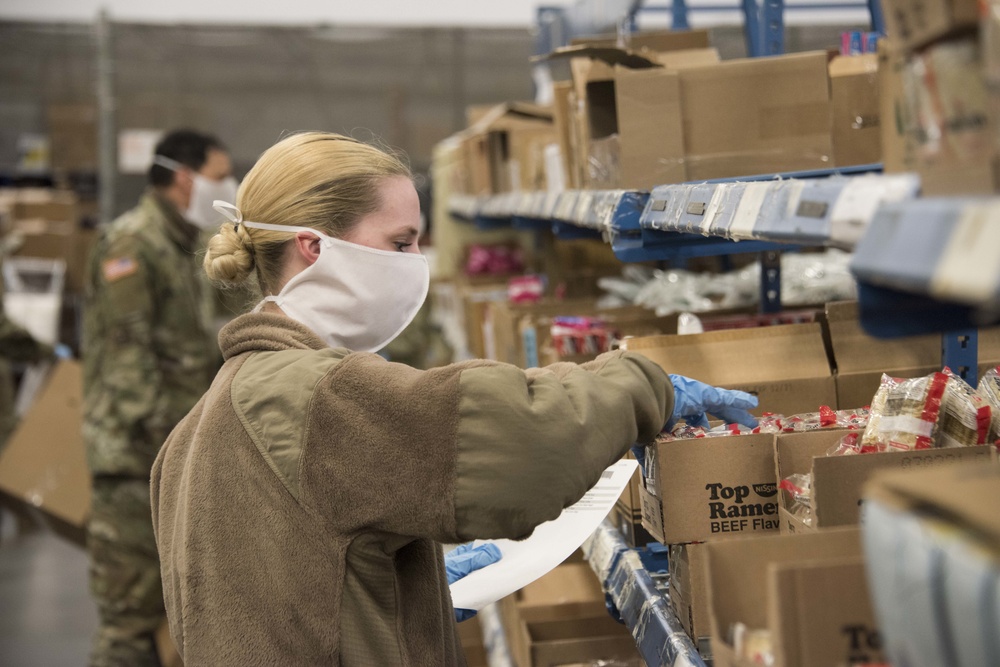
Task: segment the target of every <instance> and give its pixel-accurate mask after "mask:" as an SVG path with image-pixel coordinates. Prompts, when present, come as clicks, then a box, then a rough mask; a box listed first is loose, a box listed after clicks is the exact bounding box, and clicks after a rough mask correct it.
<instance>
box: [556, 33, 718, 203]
mask: <svg viewBox="0 0 1000 667" xmlns="http://www.w3.org/2000/svg"><path fill="white" fill-rule="evenodd" d="M640 45H641V46H640ZM630 49H632V50H629V49H622V48H617V46H616V45H615V44H614V43H609V42H608V41H607V40H602V39H597V40H587V41H586V42H584V43H582V44H578V45H576V46H571V47H567V48H564V49H559V50H557V51H555V52H553V53H552V54H549V55H548V56H546V58H547V59H569V60H570V69H571V70H572V79H573V88H572V91H571V93H569V95H570V97H571V102H570V106H571V107H572V109H573V118H572V119H571V124H572V125H574V126H575V127H574V129H573V130H572V131H571V135H572V137H573V139H572V140H568V141H567V143H571V144H573V148H572V155H573V158H572V160H573V161H574V162H575V163H576V167H575V168H573V169H571V171H573V172H574V173H575V175H576V176H578V177H579V179H580V180H579V181H578V182H579V183H580V184H581V186H582V187H587V188H593V189H616V188H638V189H648V188H650V187H653V186H654V185H660V184H663V183H676V182H679V181H683V180H684V176H685V171H684V155H683V145H682V142H681V136H680V133H681V125H680V109H679V105H678V101H677V100H678V94H679V86H678V82H677V79H676V77H673V76H671V75H670V74H669V73H670V72H672V71H677V70H679V69H682V68H685V67H692V66H704V65H706V64H710V63H716V62H718V60H719V55H718V52H717V51H716V50H715V49H711V48H709V47H708V33H707V32H705V31H690V32H674V33H669V32H664V33H658V34H656V35H647V36H646V37H644V38H641V39H639V38H634V39H633V40H632V43H631V46H630ZM639 72H647V73H648V74H649V76H640V77H638V78H632V76H631V74H636V73H639ZM652 72H656V74H652ZM619 84H621V85H624V86H625V88H624V90H623V91H622V92H621V93H619V91H618V86H619ZM564 94H565V93H564ZM564 134H567V133H565V132H564ZM570 182H574V181H573V180H572V179H571V181H570Z"/></svg>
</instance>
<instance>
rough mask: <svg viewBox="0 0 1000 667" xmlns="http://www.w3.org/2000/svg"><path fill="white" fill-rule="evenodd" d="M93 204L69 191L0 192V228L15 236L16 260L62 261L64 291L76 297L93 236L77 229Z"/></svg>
mask: <svg viewBox="0 0 1000 667" xmlns="http://www.w3.org/2000/svg"><path fill="white" fill-rule="evenodd" d="M93 208H94V207H93V202H82V201H80V199H79V198H78V197H77V196H76V195H75V194H73V193H72V192H70V191H66V190H50V189H28V188H25V189H11V190H0V224H2V227H3V230H4V233H5V234H15V235H16V236H17V237H18V239H19V243H18V244H16V247H15V248H14V250H13V254H14V255H15V256H18V257H41V258H43V259H62V260H64V261H65V262H66V290H67V291H68V292H70V293H75V294H80V293H82V291H83V286H84V273H85V271H86V268H87V258H88V256H89V253H90V249H91V247H92V246H93V243H94V240H95V238H96V232H95V231H94V230H92V229H85V228H84V227H83V226H82V225H81V221H82V219H83V218H84V217H90V216H92V215H93V214H94V213H95V211H94V210H93Z"/></svg>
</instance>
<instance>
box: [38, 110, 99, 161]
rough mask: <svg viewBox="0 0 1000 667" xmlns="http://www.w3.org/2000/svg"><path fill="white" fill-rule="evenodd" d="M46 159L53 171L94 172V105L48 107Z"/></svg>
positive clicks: (95, 153) (95, 128)
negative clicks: (47, 151) (47, 156)
mask: <svg viewBox="0 0 1000 667" xmlns="http://www.w3.org/2000/svg"><path fill="white" fill-rule="evenodd" d="M48 125H49V127H48V129H49V146H50V151H51V155H50V160H51V163H52V168H53V169H54V170H56V171H66V172H79V171H96V170H97V107H96V105H94V104H50V105H49V108H48Z"/></svg>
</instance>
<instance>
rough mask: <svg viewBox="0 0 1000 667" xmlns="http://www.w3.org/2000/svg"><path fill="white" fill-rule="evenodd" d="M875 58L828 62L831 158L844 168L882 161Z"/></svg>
mask: <svg viewBox="0 0 1000 667" xmlns="http://www.w3.org/2000/svg"><path fill="white" fill-rule="evenodd" d="M878 64H879V62H878V56H877V55H876V54H874V53H869V54H865V55H861V56H841V57H839V58H834V59H833V60H832V61H831V62H830V95H831V98H832V100H833V158H834V164H835V165H836V166H838V167H844V166H848V165H855V164H874V163H876V162H881V161H882V143H881V136H882V129H881V127H880V119H879V113H880V108H879V85H878Z"/></svg>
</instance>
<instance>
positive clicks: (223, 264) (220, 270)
mask: <svg viewBox="0 0 1000 667" xmlns="http://www.w3.org/2000/svg"><path fill="white" fill-rule="evenodd" d="M253 270H254V255H253V239H251V238H250V234H249V232H247V229H246V227H244V226H243V225H231V224H224V225H222V227H221V228H220V229H219V233H218V234H216V235H215V236H213V237H212V238H211V239H210V240H209V242H208V251H207V252H206V253H205V273H206V274H207V275H208V277H209V279H210V280H212V281H215V282H219V283H223V284H226V285H232V286H236V285H240V284H242V283H243V282H244V281H245V280H246V279H247V278H248V277H249V276H250V274H251V273H252V272H253Z"/></svg>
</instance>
